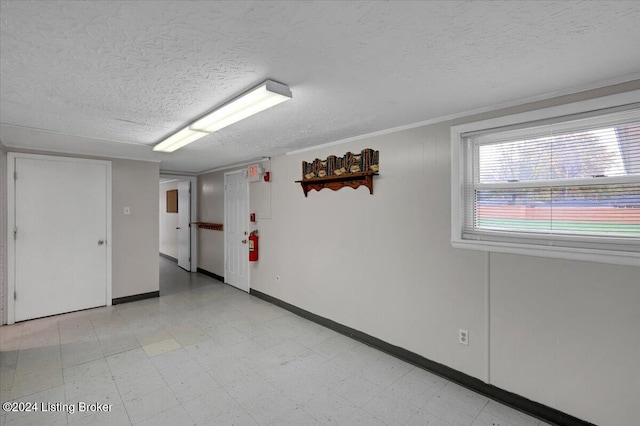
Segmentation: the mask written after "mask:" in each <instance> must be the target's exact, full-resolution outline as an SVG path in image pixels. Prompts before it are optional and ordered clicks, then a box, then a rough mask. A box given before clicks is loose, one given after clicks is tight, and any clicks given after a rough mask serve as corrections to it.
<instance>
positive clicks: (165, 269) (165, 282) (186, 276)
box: [160, 256, 220, 296]
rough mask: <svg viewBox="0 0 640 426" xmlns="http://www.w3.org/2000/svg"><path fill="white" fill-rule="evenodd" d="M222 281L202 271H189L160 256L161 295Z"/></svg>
mask: <svg viewBox="0 0 640 426" xmlns="http://www.w3.org/2000/svg"><path fill="white" fill-rule="evenodd" d="M214 283H215V284H220V281H218V280H216V279H214V278H211V277H208V276H206V275H204V274H201V273H191V272H187V271H185V270H184V269H182V268H181V267H179V266H178V264H177V263H175V262H173V261H171V260H169V259H167V258H165V257H162V256H160V296H167V295H169V294H174V293H179V292H181V291H186V290H195V289H198V288H202V287H206V286H208V285H211V284H214Z"/></svg>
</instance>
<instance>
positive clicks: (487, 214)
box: [452, 92, 640, 265]
mask: <svg viewBox="0 0 640 426" xmlns="http://www.w3.org/2000/svg"><path fill="white" fill-rule="evenodd" d="M631 93H636V92H631ZM615 98H617V97H608V98H607V99H606V101H607V102H608V103H613V102H612V101H613V100H614V99H615ZM636 100H637V101H640V96H637V99H636ZM589 104H590V105H589ZM594 106H596V104H595V103H594V102H586V103H583V104H572V105H569V106H565V107H556V108H553V109H549V110H542V111H537V112H534V113H525V114H520V115H518V116H511V117H504V118H502V119H498V120H489V121H486V122H480V123H471V124H469V125H464V126H458V127H454V128H453V129H452V143H453V149H452V152H453V164H454V167H453V168H452V169H453V175H452V190H453V202H452V207H453V209H455V210H452V212H453V214H452V216H453V219H454V222H452V243H453V245H454V246H455V247H459V248H471V249H481V250H488V251H501V252H513V253H520V254H532V255H537V256H546V257H560V258H570V259H582V260H594V261H602V262H609V263H620V264H630V265H640V103H638V102H636V103H634V102H631V103H625V104H621V106H620V105H619V106H612V105H607V107H605V108H594ZM581 107H582V108H581ZM586 108H592V109H586ZM525 120H526V121H525ZM496 124H497V125H498V126H496Z"/></svg>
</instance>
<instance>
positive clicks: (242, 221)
mask: <svg viewBox="0 0 640 426" xmlns="http://www.w3.org/2000/svg"><path fill="white" fill-rule="evenodd" d="M248 238H249V183H248V180H247V177H246V171H245V170H240V171H235V172H229V173H225V175H224V257H225V262H224V264H225V266H224V280H225V282H226V283H227V284H230V285H232V286H234V287H236V288H238V289H240V290H242V291H246V292H249V245H248V244H247V242H248Z"/></svg>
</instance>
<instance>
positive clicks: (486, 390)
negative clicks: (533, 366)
mask: <svg viewBox="0 0 640 426" xmlns="http://www.w3.org/2000/svg"><path fill="white" fill-rule="evenodd" d="M250 293H251V294H252V295H253V296H256V297H258V298H260V299H262V300H265V301H267V302H270V303H272V304H274V305H276V306H279V307H281V308H283V309H286V310H287V311H290V312H293V313H294V314H296V315H298V316H301V317H302V318H306V319H308V320H310V321H313V322H315V323H317V324H320V325H323V326H325V327H327V328H330V329H331V330H334V331H337V332H338V333H341V334H344V335H345V336H349V337H351V338H353V339H355V340H359V341H360V342H362V343H365V344H367V345H369V346H372V347H374V348H376V349H379V350H381V351H383V352H386V353H388V354H390V355H393V356H395V357H396V358H400V359H402V360H404V361H407V362H409V363H411V364H414V365H416V366H418V367H421V368H424V369H425V370H429V371H430V372H432V373H435V374H437V375H439V376H442V377H444V378H445V379H448V380H450V381H452V382H455V383H458V384H459V385H462V386H464V387H466V388H469V389H471V390H473V391H475V392H477V393H480V394H482V395H485V396H487V397H489V398H491V399H494V400H496V401H499V402H501V403H503V404H505V405H508V406H510V407H513V408H515V409H517V410H519V411H523V412H525V413H526V414H529V415H531V416H534V417H537V418H539V419H541V420H544V421H545V422H548V423H551V424H555V425H559V426H594V425H593V424H592V423H588V422H585V421H584V420H580V419H578V418H576V417H573V416H571V415H569V414H566V413H563V412H562V411H558V410H556V409H555V408H551V407H547V406H546V405H543V404H540V403H538V402H535V401H531V400H530V399H527V398H525V397H523V396H520V395H517V394H515V393H512V392H508V391H506V390H504V389H501V388H498V387H496V386H493V385H489V384H487V383H484V382H483V381H482V380H479V379H476V378H475V377H471V376H469V375H468V374H465V373H462V372H460V371H458V370H454V369H453V368H451V367H447V366H446V365H444V364H440V363H438V362H435V361H431V360H430V359H427V358H425V357H423V356H422V355H418V354H416V353H415V352H411V351H409V350H407V349H404V348H401V347H399V346H394V345H392V344H390V343H387V342H385V341H383V340H380V339H378V338H377V337H373V336H370V335H368V334H366V333H363V332H362V331H358V330H355V329H353V328H351V327H347V326H346V325H343V324H340V323H337V322H335V321H332V320H330V319H328V318H325V317H321V316H320V315H316V314H314V313H312V312H309V311H305V310H304V309H302V308H299V307H297V306H295V305H291V304H289V303H287V302H285V301H283V300H280V299H277V298H275V297H273V296H269V295H268V294H265V293H262V292H260V291H258V290H253V289H251V290H250Z"/></svg>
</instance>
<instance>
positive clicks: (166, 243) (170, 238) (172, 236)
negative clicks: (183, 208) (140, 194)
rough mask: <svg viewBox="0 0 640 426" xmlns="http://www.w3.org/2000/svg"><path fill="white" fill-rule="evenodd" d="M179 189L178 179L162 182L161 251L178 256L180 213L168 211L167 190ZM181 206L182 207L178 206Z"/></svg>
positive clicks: (160, 203)
mask: <svg viewBox="0 0 640 426" xmlns="http://www.w3.org/2000/svg"><path fill="white" fill-rule="evenodd" d="M173 189H178V181H177V180H174V181H171V182H166V183H161V184H160V199H159V206H160V207H159V208H160V234H159V247H158V249H159V251H160V253H162V254H166V255H167V256H171V257H173V258H175V259H177V258H178V230H177V229H176V228H177V227H178V213H167V191H171V190H173ZM178 208H180V207H178Z"/></svg>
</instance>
